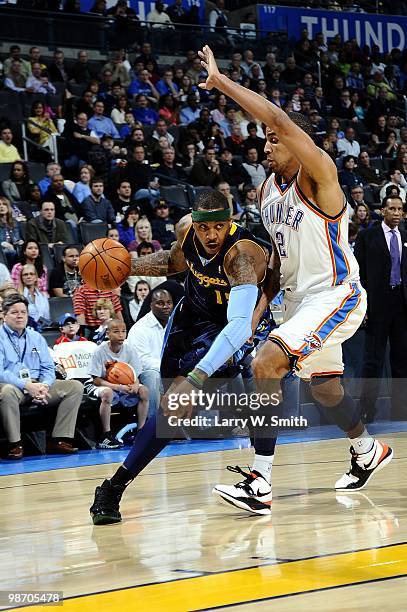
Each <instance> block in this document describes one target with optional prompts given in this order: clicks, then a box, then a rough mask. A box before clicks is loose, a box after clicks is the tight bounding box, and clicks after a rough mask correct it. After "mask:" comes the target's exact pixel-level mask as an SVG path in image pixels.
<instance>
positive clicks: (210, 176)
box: [189, 147, 220, 187]
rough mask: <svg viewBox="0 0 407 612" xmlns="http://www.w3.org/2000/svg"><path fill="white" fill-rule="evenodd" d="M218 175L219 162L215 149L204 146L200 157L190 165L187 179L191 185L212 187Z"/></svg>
mask: <svg viewBox="0 0 407 612" xmlns="http://www.w3.org/2000/svg"><path fill="white" fill-rule="evenodd" d="M219 176H220V170H219V162H218V160H217V159H216V152H215V149H213V148H211V147H206V148H205V149H204V154H203V157H202V159H198V160H197V161H196V162H195V163H194V165H193V166H192V170H191V174H190V175H189V180H190V182H191V183H192V185H202V186H206V187H212V186H213V185H214V184H215V182H216V181H217V180H218V179H219Z"/></svg>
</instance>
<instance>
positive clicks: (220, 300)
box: [215, 289, 229, 304]
mask: <svg viewBox="0 0 407 612" xmlns="http://www.w3.org/2000/svg"><path fill="white" fill-rule="evenodd" d="M215 293H216V303H217V304H225V303H226V302H228V301H229V293H221V292H220V291H219V289H215ZM223 298H225V299H224V300H223Z"/></svg>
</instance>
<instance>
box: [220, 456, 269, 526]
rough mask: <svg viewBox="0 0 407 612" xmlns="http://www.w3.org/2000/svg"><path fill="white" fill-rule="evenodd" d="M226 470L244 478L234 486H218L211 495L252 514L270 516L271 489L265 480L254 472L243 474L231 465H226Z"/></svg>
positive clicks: (239, 469)
mask: <svg viewBox="0 0 407 612" xmlns="http://www.w3.org/2000/svg"><path fill="white" fill-rule="evenodd" d="M227 469H228V470H229V471H230V472H237V473H238V474H241V475H242V476H244V477H245V478H244V480H242V481H241V482H238V483H237V484H235V485H223V484H218V485H216V486H215V487H214V488H213V489H212V493H213V495H215V496H216V497H218V498H219V499H220V501H223V502H226V503H228V504H231V505H232V506H236V508H240V509H241V510H246V511H247V512H251V513H252V514H260V515H267V514H271V503H272V489H271V485H270V484H269V483H268V482H267V480H265V479H264V478H263V476H262V475H261V474H259V472H256V471H254V470H252V471H251V472H244V471H243V470H242V469H241V468H240V467H238V466H236V467H232V466H231V465H228V466H227Z"/></svg>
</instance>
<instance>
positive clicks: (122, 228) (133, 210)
mask: <svg viewBox="0 0 407 612" xmlns="http://www.w3.org/2000/svg"><path fill="white" fill-rule="evenodd" d="M121 184H122V185H123V182H122V183H121ZM127 185H129V183H127ZM139 217H140V210H139V208H138V206H135V205H134V204H130V205H129V206H128V207H127V209H126V212H125V213H124V219H123V221H121V222H120V223H118V224H117V229H118V232H119V240H120V242H121V243H122V244H123V245H124V246H125V247H127V246H128V245H129V244H130V243H131V242H133V241H134V240H135V239H136V235H135V225H136V223H137V221H138V220H139Z"/></svg>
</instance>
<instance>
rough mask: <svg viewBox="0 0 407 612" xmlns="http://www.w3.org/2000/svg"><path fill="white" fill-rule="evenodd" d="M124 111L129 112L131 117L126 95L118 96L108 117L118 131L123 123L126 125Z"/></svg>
mask: <svg viewBox="0 0 407 612" xmlns="http://www.w3.org/2000/svg"><path fill="white" fill-rule="evenodd" d="M126 113H129V114H130V115H131V116H132V117H133V113H132V111H131V108H130V105H129V103H128V100H127V98H126V96H122V95H121V96H119V97H118V99H117V102H116V104H115V107H114V109H113V110H112V112H111V113H110V118H111V120H112V121H113V123H114V124H115V125H116V127H117V129H118V130H119V133H120V128H121V127H122V126H123V125H126Z"/></svg>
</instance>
